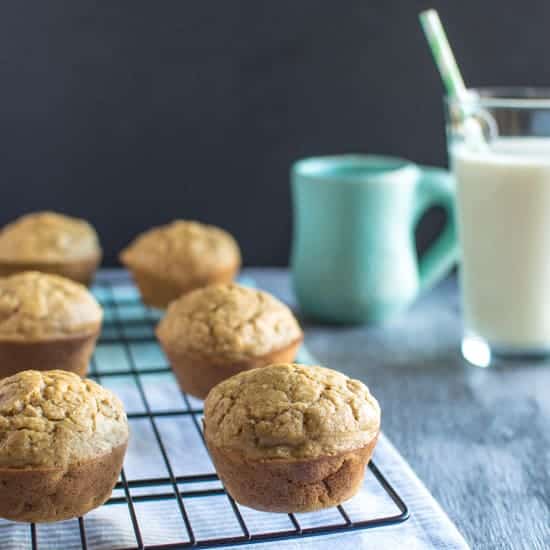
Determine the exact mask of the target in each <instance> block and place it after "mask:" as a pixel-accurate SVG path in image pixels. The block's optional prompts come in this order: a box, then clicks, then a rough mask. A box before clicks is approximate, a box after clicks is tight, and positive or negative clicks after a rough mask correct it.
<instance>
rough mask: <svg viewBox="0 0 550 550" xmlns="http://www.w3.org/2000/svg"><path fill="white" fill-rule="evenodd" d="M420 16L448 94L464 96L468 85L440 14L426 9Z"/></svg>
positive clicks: (457, 96)
mask: <svg viewBox="0 0 550 550" xmlns="http://www.w3.org/2000/svg"><path fill="white" fill-rule="evenodd" d="M419 18H420V23H421V25H422V29H423V30H424V34H425V35H426V39H427V40H428V44H429V46H430V49H431V50H432V55H433V58H434V61H435V64H436V65H437V68H438V69H439V73H440V74H441V79H442V80H443V84H444V85H445V89H446V91H447V94H448V95H449V96H451V97H456V98H463V97H464V96H465V95H466V94H467V90H466V86H464V80H463V79H462V75H461V74H460V69H459V68H458V65H457V63H456V59H455V56H454V55H453V51H452V50H451V46H450V45H449V41H448V40H447V35H446V34H445V29H444V28H443V25H442V24H441V19H439V15H438V14H437V12H436V11H435V10H426V11H423V12H422V13H421V14H420V16H419Z"/></svg>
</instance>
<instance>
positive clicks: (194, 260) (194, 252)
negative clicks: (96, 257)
mask: <svg viewBox="0 0 550 550" xmlns="http://www.w3.org/2000/svg"><path fill="white" fill-rule="evenodd" d="M120 258H121V260H122V262H123V263H124V264H125V265H127V266H129V267H131V268H137V269H143V270H145V271H150V272H153V273H159V274H162V276H163V277H167V278H169V279H172V280H175V281H180V280H185V281H188V280H191V279H198V280H201V279H204V278H207V277H209V276H210V275H211V274H212V273H215V272H218V271H224V270H227V269H234V268H236V267H237V268H238V266H239V265H240V262H241V255H240V251H239V246H238V245H237V242H236V241H235V239H234V238H233V237H232V236H231V235H230V234H229V233H228V232H227V231H224V230H223V229H220V228H219V227H215V226H213V225H207V224H202V223H199V222H194V221H184V220H176V221H173V222H172V223H170V224H168V225H163V226H159V227H155V228H153V229H150V230H149V231H147V232H145V233H143V234H141V235H140V236H138V237H137V238H136V239H135V240H134V241H133V242H132V243H131V244H130V245H129V246H128V247H127V248H125V249H124V250H123V251H122V252H121V254H120Z"/></svg>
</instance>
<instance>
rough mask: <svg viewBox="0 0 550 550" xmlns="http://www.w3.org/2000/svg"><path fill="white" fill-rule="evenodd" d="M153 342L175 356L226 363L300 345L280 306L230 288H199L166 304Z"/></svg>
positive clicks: (269, 298) (266, 297)
mask: <svg viewBox="0 0 550 550" xmlns="http://www.w3.org/2000/svg"><path fill="white" fill-rule="evenodd" d="M157 336H158V337H159V339H160V340H161V341H162V342H163V344H165V345H167V346H169V347H170V348H171V349H172V350H174V351H175V352H184V353H196V354H198V355H200V356H204V355H207V356H216V357H217V358H224V359H227V360H228V361H231V360H236V359H242V358H246V357H261V356H263V355H266V354H268V353H270V352H272V351H276V350H280V349H281V348H284V347H287V346H289V345H291V344H293V343H295V342H296V341H298V340H300V339H301V338H302V331H301V329H300V326H299V325H298V322H297V321H296V319H295V318H294V315H292V312H291V311H290V309H288V307H287V306H285V305H284V304H283V303H282V302H279V300H277V299H276V298H274V297H273V296H271V295H270V294H268V293H267V292H262V291H261V290H255V289H252V288H246V287H244V286H240V285H238V284H235V283H232V284H224V285H210V286H207V287H204V288H199V289H197V290H194V291H192V292H190V293H188V294H185V295H184V296H182V297H181V298H178V299H177V300H175V301H174V302H172V303H171V304H170V305H169V307H168V311H167V313H166V316H165V317H164V319H163V320H162V321H161V322H160V324H159V326H158V328H157Z"/></svg>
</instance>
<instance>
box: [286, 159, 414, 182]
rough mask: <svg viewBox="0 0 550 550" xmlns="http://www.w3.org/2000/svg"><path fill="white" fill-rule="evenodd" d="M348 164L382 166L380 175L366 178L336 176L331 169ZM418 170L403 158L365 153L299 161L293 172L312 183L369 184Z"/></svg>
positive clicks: (294, 163)
mask: <svg viewBox="0 0 550 550" xmlns="http://www.w3.org/2000/svg"><path fill="white" fill-rule="evenodd" d="M346 164H348V165H349V164H356V165H357V164H359V165H363V166H368V167H371V168H372V167H373V165H374V166H380V173H379V174H376V173H372V174H369V175H366V176H359V175H346V174H340V175H335V174H334V173H331V172H330V168H332V167H334V166H337V167H341V166H342V165H346ZM411 169H412V170H417V169H418V166H417V165H416V164H415V163H414V162H412V161H410V160H407V159H405V158H403V157H396V156H392V155H369V154H365V153H344V154H341V155H319V156H311V157H305V158H301V159H298V160H296V161H294V162H293V163H292V167H291V172H292V175H293V176H300V177H302V178H307V179H309V180H312V181H317V182H326V183H338V182H342V181H346V182H349V183H352V182H353V183H368V182H369V181H374V180H376V179H379V178H387V177H390V176H395V175H396V174H401V173H403V172H408V171H410V170H411Z"/></svg>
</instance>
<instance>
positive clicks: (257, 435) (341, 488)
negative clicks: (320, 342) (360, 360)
mask: <svg viewBox="0 0 550 550" xmlns="http://www.w3.org/2000/svg"><path fill="white" fill-rule="evenodd" d="M379 431H380V407H379V406H378V403H377V401H376V399H374V397H373V396H372V395H371V394H370V393H369V390H368V388H367V387H366V386H365V385H364V384H362V383H361V382H359V381H358V380H351V379H350V378H348V377H347V376H345V375H343V374H341V373H339V372H336V371H333V370H330V369H326V368H323V367H307V366H303V365H292V364H281V365H271V366H268V367H264V368H261V369H254V370H251V371H247V372H241V373H240V374H237V375H236V376H233V377H232V378H229V379H228V380H225V381H224V382H222V383H221V384H219V385H217V386H216V387H215V388H214V389H213V390H212V391H211V392H210V393H209V394H208V397H207V399H206V401H205V408H204V435H205V439H206V443H207V445H208V449H209V451H210V456H211V457H212V460H213V461H214V464H215V466H216V470H217V472H218V475H219V477H220V479H221V480H222V482H223V484H224V485H225V488H226V489H227V491H228V492H229V493H230V494H231V496H232V497H233V498H234V499H235V500H236V501H237V502H239V503H241V504H243V505H245V506H250V507H251V508H256V509H257V510H265V511H268V512H286V513H291V512H309V511H313V510H318V509H320V508H326V507H329V506H336V505H338V504H340V503H341V502H343V501H344V500H347V499H349V498H350V497H352V496H353V495H354V494H355V493H356V492H357V491H358V489H359V488H360V486H361V485H362V481H363V477H364V471H365V466H366V464H367V463H368V461H369V460H370V458H371V455H372V453H373V450H374V446H375V445H376V441H377V438H378V434H379Z"/></svg>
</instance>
